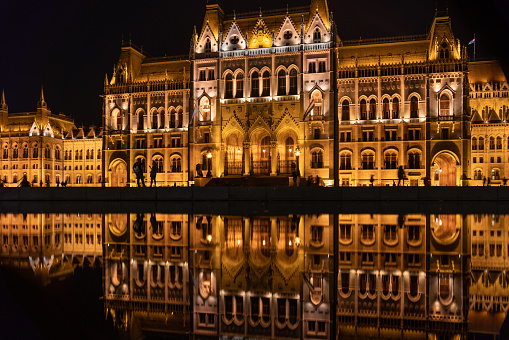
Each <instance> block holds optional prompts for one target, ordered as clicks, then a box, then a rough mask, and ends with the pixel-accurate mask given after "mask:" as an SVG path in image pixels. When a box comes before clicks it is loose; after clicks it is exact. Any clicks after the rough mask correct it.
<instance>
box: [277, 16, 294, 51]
mask: <svg viewBox="0 0 509 340" xmlns="http://www.w3.org/2000/svg"><path fill="white" fill-rule="evenodd" d="M298 44H300V36H299V33H298V32H297V29H296V28H295V25H294V24H293V22H292V19H291V18H290V16H289V15H287V16H286V18H285V21H284V22H283V24H282V25H281V27H280V29H279V33H278V34H277V36H276V40H275V44H274V45H275V46H290V45H298Z"/></svg>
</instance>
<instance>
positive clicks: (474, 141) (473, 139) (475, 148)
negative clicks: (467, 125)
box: [472, 137, 477, 150]
mask: <svg viewBox="0 0 509 340" xmlns="http://www.w3.org/2000/svg"><path fill="white" fill-rule="evenodd" d="M472 150H477V138H475V137H473V138H472Z"/></svg>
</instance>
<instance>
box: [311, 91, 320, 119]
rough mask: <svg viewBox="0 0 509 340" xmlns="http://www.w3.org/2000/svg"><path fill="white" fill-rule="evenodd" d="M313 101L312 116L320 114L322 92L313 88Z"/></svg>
mask: <svg viewBox="0 0 509 340" xmlns="http://www.w3.org/2000/svg"><path fill="white" fill-rule="evenodd" d="M311 97H312V98H313V101H314V103H315V108H314V109H313V113H312V116H322V115H323V113H322V93H321V92H320V91H318V90H315V91H314V92H313V94H312V95H311Z"/></svg>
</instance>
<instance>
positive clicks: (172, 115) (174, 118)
mask: <svg viewBox="0 0 509 340" xmlns="http://www.w3.org/2000/svg"><path fill="white" fill-rule="evenodd" d="M176 121H177V112H176V111H175V109H173V108H172V109H170V128H175V127H176V123H177V122H176Z"/></svg>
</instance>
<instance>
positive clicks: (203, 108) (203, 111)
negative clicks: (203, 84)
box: [200, 97, 210, 122]
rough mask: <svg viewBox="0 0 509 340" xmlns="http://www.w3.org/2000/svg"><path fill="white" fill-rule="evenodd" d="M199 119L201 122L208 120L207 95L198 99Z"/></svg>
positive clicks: (208, 101) (208, 102) (208, 106)
mask: <svg viewBox="0 0 509 340" xmlns="http://www.w3.org/2000/svg"><path fill="white" fill-rule="evenodd" d="M200 120H201V121H202V122H208V121H210V100H209V99H208V98H207V97H202V99H201V100H200Z"/></svg>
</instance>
